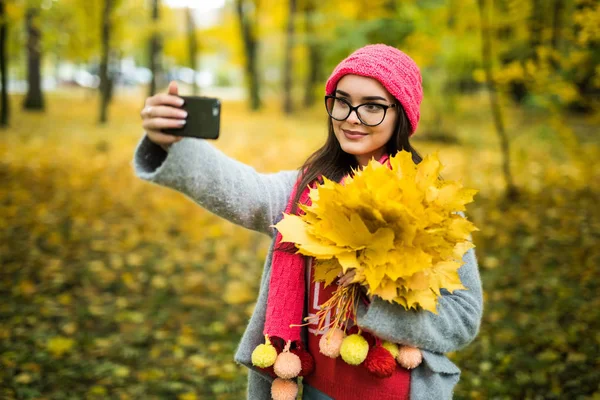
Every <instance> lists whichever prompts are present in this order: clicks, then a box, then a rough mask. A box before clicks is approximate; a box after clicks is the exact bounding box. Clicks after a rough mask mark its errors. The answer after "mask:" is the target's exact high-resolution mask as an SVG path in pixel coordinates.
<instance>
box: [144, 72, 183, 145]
mask: <svg viewBox="0 0 600 400" xmlns="http://www.w3.org/2000/svg"><path fill="white" fill-rule="evenodd" d="M183 103H184V101H183V99H182V98H181V97H179V96H178V89H177V83H176V82H175V81H172V82H170V83H169V89H168V90H167V93H158V94H155V95H154V96H151V97H148V98H147V99H146V103H145V105H144V108H143V109H142V111H141V112H140V115H141V116H142V120H143V122H142V127H143V128H144V130H145V131H146V134H147V135H148V139H150V140H151V141H152V142H154V143H156V144H158V145H159V146H161V147H162V148H163V149H164V150H165V151H168V150H169V147H170V146H171V145H172V144H173V143H176V142H178V141H180V140H181V139H183V136H174V135H169V134H165V133H162V132H161V131H162V130H163V129H170V128H181V127H182V126H184V125H185V123H186V118H187V112H186V111H184V110H183V109H181V108H180V107H181V106H183Z"/></svg>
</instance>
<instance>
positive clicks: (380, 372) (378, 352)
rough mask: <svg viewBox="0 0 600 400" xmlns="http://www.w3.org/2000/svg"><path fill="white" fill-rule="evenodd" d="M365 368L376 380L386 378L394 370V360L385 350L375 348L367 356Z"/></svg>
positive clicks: (378, 347)
mask: <svg viewBox="0 0 600 400" xmlns="http://www.w3.org/2000/svg"><path fill="white" fill-rule="evenodd" d="M365 367H366V368H367V371H369V372H370V373H371V374H373V375H375V376H376V377H378V378H388V377H390V376H392V374H393V373H394V371H395V370H396V359H395V358H394V357H393V356H392V354H391V353H390V352H389V351H388V350H387V349H386V348H384V347H381V346H375V347H373V348H371V350H369V354H367V358H366V359H365Z"/></svg>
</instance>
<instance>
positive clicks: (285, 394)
mask: <svg viewBox="0 0 600 400" xmlns="http://www.w3.org/2000/svg"><path fill="white" fill-rule="evenodd" d="M296 396H298V385H297V384H296V382H294V381H291V380H289V379H281V378H277V379H275V380H274V381H273V384H272V385H271V397H273V400H296Z"/></svg>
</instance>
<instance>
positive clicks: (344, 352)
mask: <svg viewBox="0 0 600 400" xmlns="http://www.w3.org/2000/svg"><path fill="white" fill-rule="evenodd" d="M368 352H369V343H368V342H367V340H366V339H365V338H364V337H362V336H360V335H359V334H354V335H350V336H347V337H346V338H345V339H344V340H343V341H342V348H341V349H340V355H341V356H342V359H343V360H344V361H346V362H347V363H348V364H350V365H358V364H360V363H362V362H363V361H365V358H367V353H368Z"/></svg>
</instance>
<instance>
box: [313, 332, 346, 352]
mask: <svg viewBox="0 0 600 400" xmlns="http://www.w3.org/2000/svg"><path fill="white" fill-rule="evenodd" d="M345 336H346V334H345V333H344V331H343V330H341V329H337V328H336V329H334V330H333V332H329V331H328V332H327V333H325V334H324V335H323V336H321V339H320V340H319V351H320V352H321V354H323V355H325V356H327V357H329V358H337V356H339V355H340V348H341V347H342V341H343V340H344V337H345Z"/></svg>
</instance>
